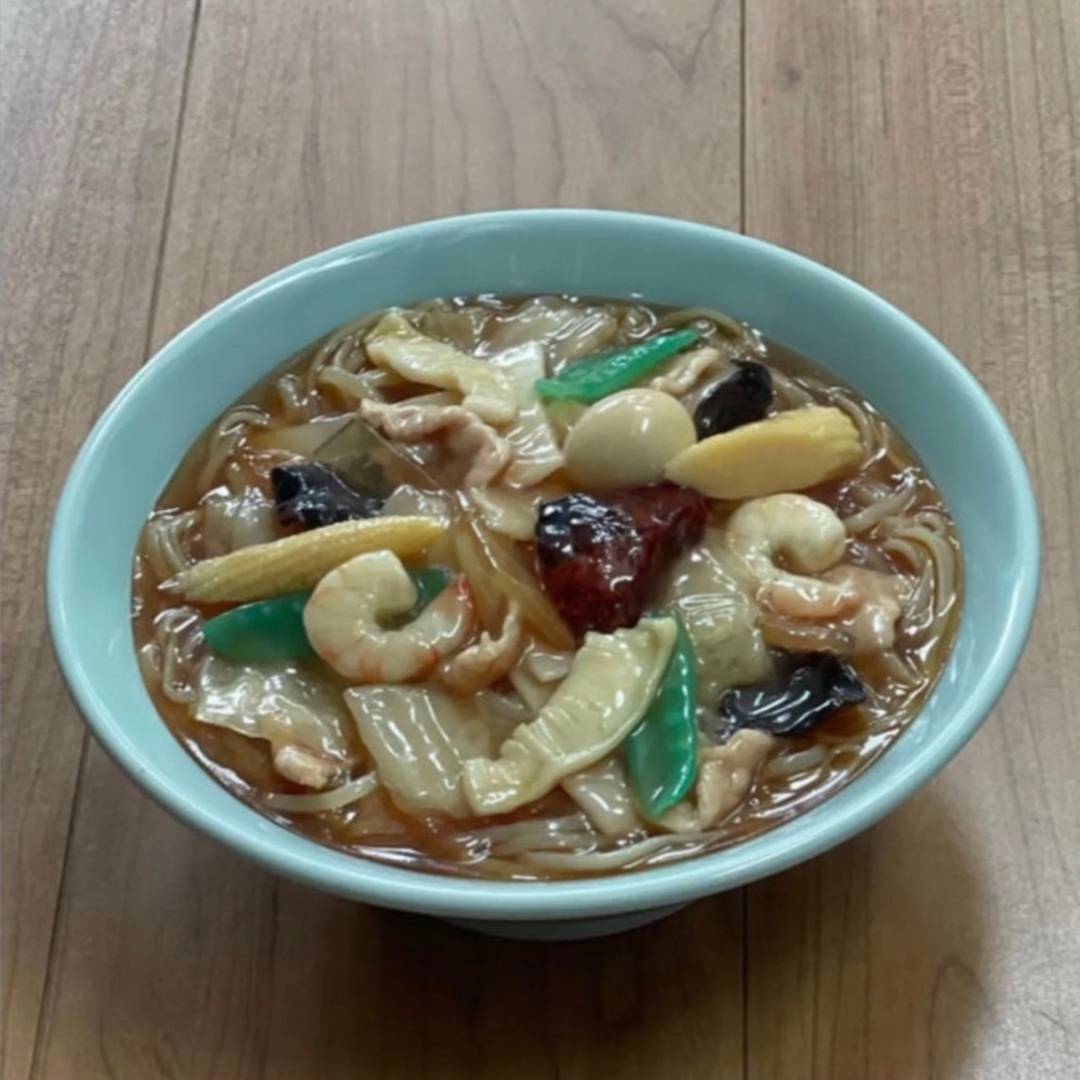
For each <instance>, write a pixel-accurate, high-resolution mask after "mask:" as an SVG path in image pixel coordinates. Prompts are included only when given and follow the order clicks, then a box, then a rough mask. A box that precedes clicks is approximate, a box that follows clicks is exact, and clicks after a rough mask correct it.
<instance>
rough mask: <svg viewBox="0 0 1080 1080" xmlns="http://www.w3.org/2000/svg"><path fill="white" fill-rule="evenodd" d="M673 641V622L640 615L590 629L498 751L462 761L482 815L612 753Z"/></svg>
mask: <svg viewBox="0 0 1080 1080" xmlns="http://www.w3.org/2000/svg"><path fill="white" fill-rule="evenodd" d="M674 644H675V621H674V619H670V618H655V619H642V620H641V621H640V622H639V623H638V624H637V626H635V627H633V628H632V629H628V630H616V631H615V632H614V633H612V634H599V633H595V632H590V633H588V634H586V635H585V644H584V645H582V647H581V648H580V649H579V650H578V652H577V654H576V656H575V657H574V662H573V664H572V665H571V667H570V673H569V674H568V675H567V676H566V679H565V680H564V681H563V682H562V684H561V685H560V686H559V688H558V690H556V691H555V693H554V694H552V696H551V698H550V699H549V700H548V702H547V703H546V704H545V705H544V707H543V709H542V710H541V711H540V715H539V716H538V717H537V718H536V719H535V720H533V721H532V722H531V723H528V724H522V725H521V726H520V727H518V728H517V730H516V731H515V732H514V733H513V735H511V736H510V738H509V739H507V740H506V742H505V743H503V745H502V748H501V750H500V752H499V757H498V758H497V759H495V760H491V759H490V758H488V757H485V756H476V757H473V758H471V759H470V760H468V761H466V762H465V769H464V776H463V778H462V789H463V792H464V795H465V799H466V801H467V802H468V804H469V806H470V807H471V808H472V809H473V810H474V811H475V812H476V813H477V814H502V813H506V812H508V811H510V810H514V809H516V808H517V807H519V806H524V805H525V804H526V803H530V802H533V801H534V800H535V799H538V798H540V797H541V796H542V795H546V794H547V793H548V792H549V791H550V790H551V789H552V788H553V787H555V785H556V784H558V783H559V782H560V781H561V780H563V779H564V778H565V777H567V776H570V775H571V774H573V773H576V772H580V771H581V770H582V769H586V768H588V767H589V766H590V765H592V764H594V763H595V762H597V761H599V760H600V759H601V758H603V757H605V756H606V755H607V754H608V753H610V752H611V751H612V750H613V749H614V748H615V747H616V746H618V744H619V743H620V742H622V740H623V739H624V738H625V737H626V736H627V735H628V734H629V732H630V731H631V729H632V728H633V727H634V726H635V725H636V724H637V723H638V721H639V720H640V719H641V718H642V716H643V715H644V714H645V710H646V709H647V708H648V706H649V703H650V702H651V701H652V699H653V697H654V696H655V695H656V690H657V687H658V686H659V684H660V679H661V677H662V676H663V674H664V670H665V669H666V667H667V663H668V660H669V659H670V657H671V650H672V648H673V646H674Z"/></svg>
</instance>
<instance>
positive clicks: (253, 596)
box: [167, 517, 446, 603]
mask: <svg viewBox="0 0 1080 1080" xmlns="http://www.w3.org/2000/svg"><path fill="white" fill-rule="evenodd" d="M445 531H446V525H445V524H444V523H443V522H441V521H437V520H436V519H435V518H427V517H373V518H363V519H361V520H358V521H342V522H340V523H338V524H337V525H327V526H326V527H325V528H322V529H312V530H311V531H310V532H305V533H300V534H298V535H296V536H286V537H284V538H282V539H281V540H274V541H272V542H271V543H269V544H254V545H252V546H251V547H246V548H239V549H238V550H236V551H232V552H229V554H228V555H221V556H219V557H218V558H214V559H203V560H202V561H201V562H197V563H195V564H194V566H190V567H188V568H187V569H186V570H182V571H181V572H180V573H179V574H178V575H177V576H176V577H175V578H173V580H172V581H171V582H169V583H168V585H167V587H168V588H170V589H171V590H173V591H175V592H180V593H183V595H184V597H185V598H186V599H187V600H194V601H202V602H219V601H232V602H236V603H241V602H244V601H247V600H261V599H263V598H264V597H268V596H280V595H281V594H283V593H290V592H298V591H300V590H302V589H311V588H314V587H315V585H317V584H318V582H319V581H320V580H321V579H322V578H323V577H324V576H325V575H326V574H328V573H329V572H330V571H331V570H333V569H334V568H335V567H337V566H340V565H341V564H342V563H343V562H346V561H347V560H349V559H351V558H353V557H354V556H356V555H362V554H364V553H365V552H368V551H383V550H387V551H392V552H393V553H394V554H395V555H399V556H408V555H415V554H417V553H418V552H420V551H423V550H424V548H426V547H427V546H428V545H429V544H431V543H432V542H433V541H434V540H437V539H438V538H439V537H440V536H441V535H442V534H443V533H444V532H445Z"/></svg>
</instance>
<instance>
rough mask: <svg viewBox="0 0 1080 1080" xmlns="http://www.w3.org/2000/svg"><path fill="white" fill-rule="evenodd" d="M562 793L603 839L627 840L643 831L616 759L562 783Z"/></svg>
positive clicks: (623, 771)
mask: <svg viewBox="0 0 1080 1080" xmlns="http://www.w3.org/2000/svg"><path fill="white" fill-rule="evenodd" d="M562 786H563V791H565V792H566V793H567V795H569V796H570V798H571V799H573V800H574V802H576V803H577V804H578V806H580V807H581V809H582V810H583V811H584V812H585V815H586V817H588V819H589V820H590V821H591V822H592V824H593V826H594V827H595V828H596V830H597V831H598V832H600V833H603V835H604V836H606V837H609V838H612V839H614V838H616V837H621V836H629V835H630V834H631V833H634V832H637V831H638V830H640V829H643V828H644V824H643V823H642V820H641V818H640V817H639V816H638V812H637V809H636V808H635V806H634V797H633V794H632V793H631V791H630V784H629V782H628V780H627V777H626V769H625V768H624V766H623V763H622V762H621V761H620V760H619V759H618V758H617V757H615V756H611V757H609V758H607V759H606V760H604V761H601V762H598V763H597V764H596V765H593V766H591V767H590V768H588V769H582V771H581V772H579V773H574V775H573V776H568V777H567V778H566V779H565V780H564V781H563V782H562Z"/></svg>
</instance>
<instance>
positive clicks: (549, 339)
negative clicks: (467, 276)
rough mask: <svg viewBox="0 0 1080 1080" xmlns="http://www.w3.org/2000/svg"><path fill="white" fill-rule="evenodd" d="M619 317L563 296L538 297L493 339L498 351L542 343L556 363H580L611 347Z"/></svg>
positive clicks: (509, 319)
mask: <svg viewBox="0 0 1080 1080" xmlns="http://www.w3.org/2000/svg"><path fill="white" fill-rule="evenodd" d="M618 329H619V324H618V322H617V321H616V320H615V317H614V316H613V315H612V314H611V313H610V312H608V311H605V310H604V309H603V308H584V309H583V308H581V307H578V306H577V305H575V304H568V303H567V302H566V301H565V300H562V299H561V298H559V297H543V296H541V297H537V298H536V299H534V300H530V301H528V302H527V303H525V304H523V305H522V306H521V307H520V308H519V309H518V310H517V311H516V312H515V313H514V314H513V315H511V316H509V317H506V318H503V319H502V321H501V325H500V326H499V328H498V329H497V330H496V331H495V333H494V334H493V335H492V336H491V347H492V349H494V350H502V349H509V348H512V347H513V346H515V345H522V344H525V343H526V342H541V343H542V344H543V345H544V348H545V351H546V352H547V353H548V355H549V356H550V358H551V360H552V363H553V364H555V365H559V364H562V363H565V362H566V361H568V360H576V359H578V357H581V356H584V355H585V354H586V353H590V352H594V351H595V350H597V349H599V348H601V347H602V346H604V345H607V344H609V343H610V342H611V340H612V338H614V336H615V334H616V333H617V332H618Z"/></svg>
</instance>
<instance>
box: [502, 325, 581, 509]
mask: <svg viewBox="0 0 1080 1080" xmlns="http://www.w3.org/2000/svg"><path fill="white" fill-rule="evenodd" d="M490 363H491V365H492V366H493V367H495V368H497V369H498V370H499V371H501V372H502V373H503V374H504V375H505V376H506V379H507V381H508V382H509V383H510V387H511V390H512V392H513V395H514V401H515V402H516V404H517V416H516V418H515V419H514V422H513V424H511V425H510V427H508V428H506V430H505V431H503V433H502V434H503V437H504V438H505V439H506V441H507V442H508V443H509V444H510V447H511V449H512V450H513V452H514V457H513V460H512V461H511V462H510V466H509V468H508V469H507V470H506V474H505V475H504V477H503V482H504V483H506V484H507V485H509V486H510V487H517V488H528V487H532V486H533V485H534V484H538V483H540V482H541V481H542V480H545V479H547V477H549V476H550V475H551V474H552V473H553V472H555V471H556V469H560V468H562V464H563V456H562V451H561V450H560V449H559V444H558V442H557V440H556V438H555V432H554V431H553V430H552V427H551V424H550V423H549V422H548V418H547V414H546V413H545V412H544V406H543V405H542V404H541V403H540V399H539V398H538V397H537V395H536V382H537V380H538V379H542V378H543V377H544V375H545V373H546V368H545V364H544V348H543V346H542V345H541V344H540V343H539V342H537V341H531V342H527V343H525V344H523V345H519V346H517V347H516V348H513V349H506V350H504V351H503V352H498V353H495V354H494V355H493V356H492V357H491V359H490Z"/></svg>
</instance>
